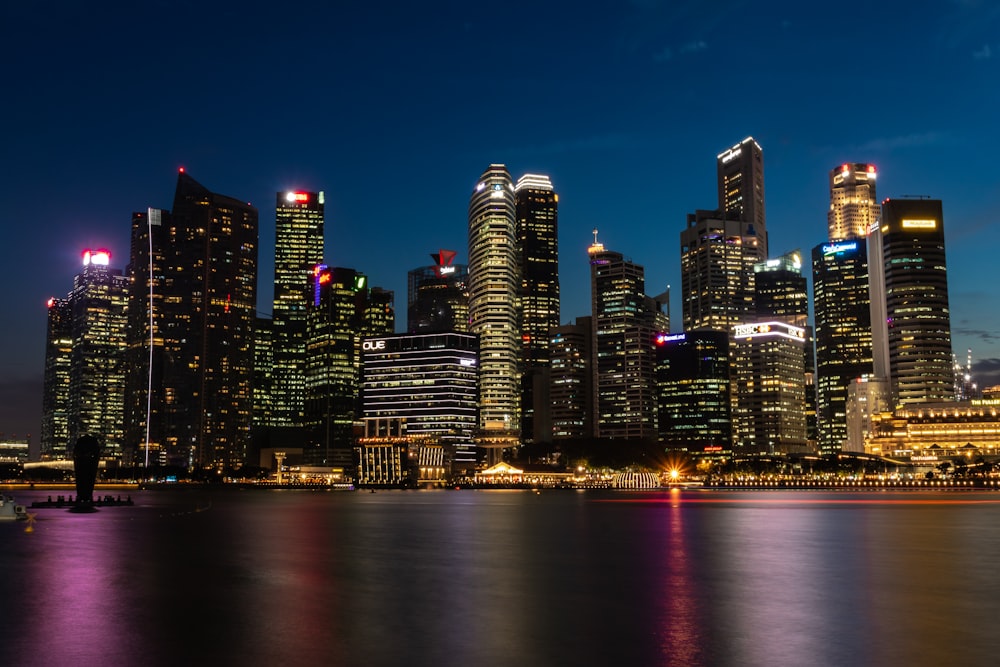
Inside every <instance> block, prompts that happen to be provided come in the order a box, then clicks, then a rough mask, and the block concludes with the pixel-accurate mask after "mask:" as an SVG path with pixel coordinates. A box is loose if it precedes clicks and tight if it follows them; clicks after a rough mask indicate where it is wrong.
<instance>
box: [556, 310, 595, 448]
mask: <svg viewBox="0 0 1000 667" xmlns="http://www.w3.org/2000/svg"><path fill="white" fill-rule="evenodd" d="M592 327H593V325H592V318H590V317H578V318H576V324H564V325H562V326H559V327H555V328H553V329H551V330H550V331H549V337H550V340H549V366H550V374H549V400H550V401H551V404H552V405H551V408H550V414H551V419H552V438H553V439H554V440H567V439H582V438H591V437H593V435H594V427H593V419H592V415H593V413H594V402H593V396H594V395H593V391H592V388H591V380H592V373H591V370H590V364H591V359H592V356H593V351H592V336H593V331H592Z"/></svg>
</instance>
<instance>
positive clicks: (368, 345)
mask: <svg viewBox="0 0 1000 667" xmlns="http://www.w3.org/2000/svg"><path fill="white" fill-rule="evenodd" d="M361 349H362V350H369V351H374V350H384V349H385V341H384V340H366V341H364V342H363V343H361Z"/></svg>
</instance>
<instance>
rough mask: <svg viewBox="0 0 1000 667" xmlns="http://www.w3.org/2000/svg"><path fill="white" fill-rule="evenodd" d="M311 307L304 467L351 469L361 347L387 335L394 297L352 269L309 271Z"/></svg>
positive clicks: (309, 315) (308, 335) (306, 384)
mask: <svg viewBox="0 0 1000 667" xmlns="http://www.w3.org/2000/svg"><path fill="white" fill-rule="evenodd" d="M313 278H314V280H313V302H312V306H311V307H310V308H309V313H308V319H307V334H306V375H305V390H306V394H305V395H306V402H305V426H306V446H305V447H304V449H303V453H302V456H303V463H305V464H306V465H310V466H339V467H343V468H344V469H347V468H349V467H350V466H351V456H352V448H353V446H354V425H355V422H356V421H360V415H361V405H360V382H361V341H362V339H363V338H365V337H368V336H384V335H388V334H391V333H392V328H393V326H394V321H395V319H394V314H393V312H392V301H393V293H392V292H391V291H389V290H383V289H381V288H377V287H376V288H370V287H369V286H368V278H367V276H365V275H364V274H363V273H360V272H358V271H355V270H354V269H349V268H343V267H335V268H330V267H327V266H325V265H323V264H319V265H317V266H316V267H314V269H313Z"/></svg>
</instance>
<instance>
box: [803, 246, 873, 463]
mask: <svg viewBox="0 0 1000 667" xmlns="http://www.w3.org/2000/svg"><path fill="white" fill-rule="evenodd" d="M867 244H868V242H867V239H866V238H865V237H863V236H862V237H855V238H851V239H850V240H844V241H832V242H830V243H822V244H820V245H818V246H816V247H815V248H813V251H812V267H813V268H812V270H813V311H814V317H815V323H816V416H817V421H818V425H819V452H820V453H821V454H831V453H836V452H837V451H840V449H841V447H842V445H843V443H844V441H845V440H846V439H847V435H848V433H847V406H848V404H847V398H848V390H849V388H850V386H851V384H852V383H853V382H854V381H855V380H857V379H858V378H860V377H863V376H869V375H871V374H872V371H873V367H872V326H871V310H870V303H869V288H868V280H869V276H868V250H867Z"/></svg>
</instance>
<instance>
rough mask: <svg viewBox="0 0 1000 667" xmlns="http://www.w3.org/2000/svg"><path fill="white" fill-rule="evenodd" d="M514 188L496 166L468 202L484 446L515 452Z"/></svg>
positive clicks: (493, 453)
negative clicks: (513, 449) (513, 450)
mask: <svg viewBox="0 0 1000 667" xmlns="http://www.w3.org/2000/svg"><path fill="white" fill-rule="evenodd" d="M517 245H518V244H517V215H516V207H515V204H514V184H513V183H512V182H511V178H510V174H509V173H508V172H507V168H506V167H505V166H504V165H502V164H491V165H490V166H489V167H488V168H487V170H486V171H485V172H483V175H482V176H481V177H480V178H479V181H478V183H477V184H476V187H475V190H474V191H473V193H472V197H471V198H470V200H469V331H470V332H471V333H473V334H475V335H476V336H478V337H479V431H480V433H479V440H478V442H479V444H481V445H482V446H483V447H485V448H487V449H488V452H487V454H488V459H489V460H490V461H491V462H493V460H494V459H496V458H498V457H497V453H498V451H499V450H502V449H505V448H510V447H516V446H517V445H518V444H519V442H520V426H521V416H520V408H521V397H520V392H521V372H520V359H521V325H520V294H521V276H520V271H519V262H518V251H517Z"/></svg>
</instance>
